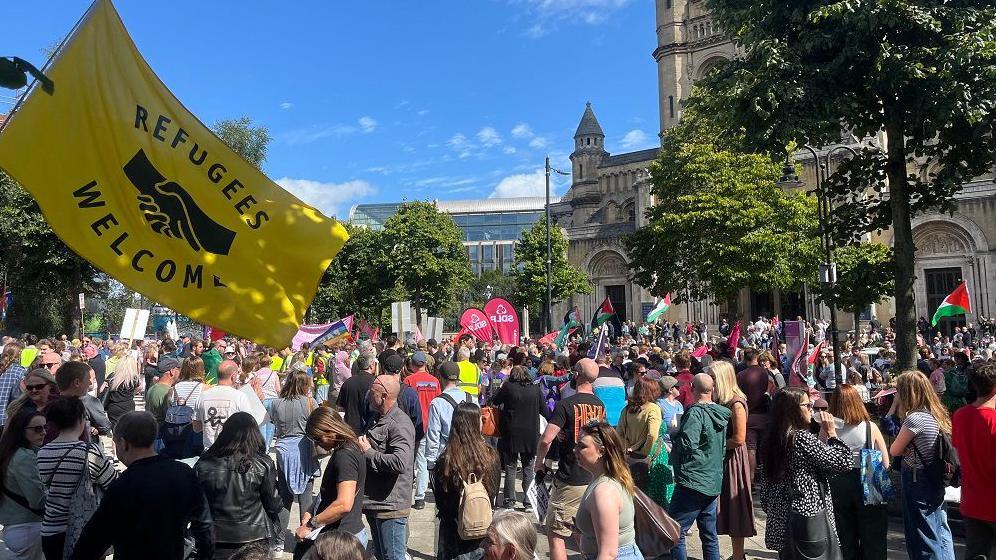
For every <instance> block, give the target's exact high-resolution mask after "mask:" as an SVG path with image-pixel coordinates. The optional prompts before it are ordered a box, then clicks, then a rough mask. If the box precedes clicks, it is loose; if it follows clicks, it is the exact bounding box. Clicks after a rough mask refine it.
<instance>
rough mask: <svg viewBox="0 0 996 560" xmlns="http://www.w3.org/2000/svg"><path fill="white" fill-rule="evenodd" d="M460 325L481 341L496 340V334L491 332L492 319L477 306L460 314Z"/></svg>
mask: <svg viewBox="0 0 996 560" xmlns="http://www.w3.org/2000/svg"><path fill="white" fill-rule="evenodd" d="M460 326H461V327H463V330H464V331H466V332H468V333H470V334H472V335H473V336H474V338H476V339H477V340H480V341H481V342H487V343H490V342H491V341H492V340H494V335H493V334H492V332H491V321H490V320H488V316H487V314H486V313H484V312H483V311H481V310H480V309H477V308H476V307H471V308H470V309H468V310H466V311H464V312H463V314H462V315H460Z"/></svg>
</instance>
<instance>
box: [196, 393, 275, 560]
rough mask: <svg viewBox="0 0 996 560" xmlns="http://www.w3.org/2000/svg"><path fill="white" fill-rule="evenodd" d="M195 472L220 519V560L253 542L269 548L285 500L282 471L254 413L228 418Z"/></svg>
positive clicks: (217, 536)
mask: <svg viewBox="0 0 996 560" xmlns="http://www.w3.org/2000/svg"><path fill="white" fill-rule="evenodd" d="M194 472H195V473H196V474H197V479H198V481H200V484H201V488H202V489H203V490H204V495H205V496H206V497H207V502H208V505H209V506H210V508H211V515H212V517H213V518H214V535H215V541H216V550H215V554H214V557H215V559H216V560H223V559H227V558H228V557H229V556H231V555H232V553H233V552H235V551H236V550H238V549H239V548H240V547H242V546H244V545H246V544H248V543H251V542H257V541H262V542H264V543H267V544H269V542H270V539H271V537H272V524H273V523H274V522H275V521H276V520H277V518H278V516H279V514H280V512H281V510H282V509H283V501H282V500H281V499H280V494H279V493H278V492H277V468H276V466H275V465H274V464H273V460H272V459H270V457H269V456H267V455H266V451H265V450H264V449H263V436H262V435H260V433H259V425H258V424H257V423H256V419H255V418H253V417H252V415H251V414H249V413H248V412H236V413H235V414H233V415H231V416H229V417H228V419H227V420H226V421H225V425H224V427H222V429H221V433H220V434H218V439H216V440H215V442H214V444H213V445H211V447H210V448H208V450H207V451H205V452H204V455H202V456H201V458H200V460H198V461H197V463H196V464H195V465H194Z"/></svg>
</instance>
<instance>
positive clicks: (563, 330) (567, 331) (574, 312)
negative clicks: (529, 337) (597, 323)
mask: <svg viewBox="0 0 996 560" xmlns="http://www.w3.org/2000/svg"><path fill="white" fill-rule="evenodd" d="M579 326H581V313H579V312H578V308H577V307H575V308H573V309H571V310H570V311H568V312H567V315H564V326H562V327H560V332H559V333H557V338H555V339H554V341H553V344H554V345H556V346H557V348H560V349H561V350H563V349H564V346H566V344H567V338H568V337H569V336H571V333H572V332H574V329H576V328H577V327H579Z"/></svg>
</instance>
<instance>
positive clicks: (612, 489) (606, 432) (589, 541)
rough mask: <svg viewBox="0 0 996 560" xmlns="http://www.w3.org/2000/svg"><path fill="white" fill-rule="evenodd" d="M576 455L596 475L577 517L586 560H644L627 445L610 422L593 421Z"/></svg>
mask: <svg viewBox="0 0 996 560" xmlns="http://www.w3.org/2000/svg"><path fill="white" fill-rule="evenodd" d="M651 403H653V401H651ZM654 406H656V405H654ZM574 454H575V455H576V456H577V461H578V465H580V466H581V467H582V468H583V469H584V470H586V471H588V472H590V473H591V475H592V481H591V483H589V484H588V488H587V489H585V491H584V494H582V495H581V504H580V505H579V506H578V512H577V515H576V516H575V518H574V524H575V525H576V526H577V530H578V533H579V534H580V536H581V538H580V541H581V554H583V555H584V557H585V559H586V560H595V559H596V558H597V559H599V560H607V559H615V560H643V554H642V553H641V552H640V549H639V548H637V546H636V531H635V526H634V516H635V514H636V509H635V507H634V505H633V492H634V488H635V485H634V484H633V475H632V474H631V473H630V469H629V464H628V461H627V460H626V444H625V442H623V440H622V438H621V437H619V433H618V432H617V431H616V430H615V429H614V428H613V427H612V426H610V425H609V424H608V423H606V422H601V421H598V420H592V421H591V422H589V423H588V424H585V425H584V426H582V427H581V431H580V433H579V434H578V443H577V446H576V447H575V448H574Z"/></svg>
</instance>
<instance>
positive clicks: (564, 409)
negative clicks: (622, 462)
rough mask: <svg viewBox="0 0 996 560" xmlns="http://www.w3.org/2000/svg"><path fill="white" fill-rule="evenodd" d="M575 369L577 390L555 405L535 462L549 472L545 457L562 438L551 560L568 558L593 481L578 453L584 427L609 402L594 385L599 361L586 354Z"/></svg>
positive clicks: (539, 471)
mask: <svg viewBox="0 0 996 560" xmlns="http://www.w3.org/2000/svg"><path fill="white" fill-rule="evenodd" d="M573 373H574V376H575V379H574V382H575V384H576V385H577V389H576V391H577V392H576V393H574V394H573V395H571V396H569V397H567V398H565V399H562V400H561V401H560V402H558V403H557V405H556V407H555V408H554V409H553V414H552V415H551V416H550V423H549V424H547V427H546V431H544V432H543V438H542V439H541V440H540V445H539V448H538V450H537V452H536V459H535V461H534V462H533V470H534V471H536V476H537V477H542V476H545V474H546V464H545V462H544V459H545V458H546V455H547V453H548V452H549V451H550V446H551V445H552V444H553V442H554V440H557V441H558V443H559V445H558V447H557V452H558V455H559V456H558V459H559V460H558V462H557V474H556V476H555V477H554V479H553V489H552V491H551V492H550V503H549V508H548V509H547V513H546V521H545V522H546V531H547V540H548V541H549V545H550V560H566V559H567V543H566V539H568V538H570V537H571V536H572V534H573V532H574V516H575V514H577V510H578V506H579V505H580V503H581V496H582V495H583V494H584V491H585V489H587V487H588V484H589V483H590V482H591V474H590V473H588V472H587V471H585V470H583V469H582V468H581V467H579V466H578V464H577V456H576V455H575V453H574V448H575V446H576V445H577V442H578V438H579V437H580V436H581V433H580V427H581V426H583V425H584V424H586V423H588V422H589V421H591V420H599V421H604V420H605V406H604V405H603V404H602V401H600V400H599V399H598V397H596V396H595V394H594V392H593V389H592V384H593V383H594V382H595V380H596V379H597V378H598V374H599V371H598V364H597V363H595V361H594V360H592V359H590V358H582V359H581V360H578V362H577V363H576V364H575V365H574V371H573ZM541 480H542V479H541Z"/></svg>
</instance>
